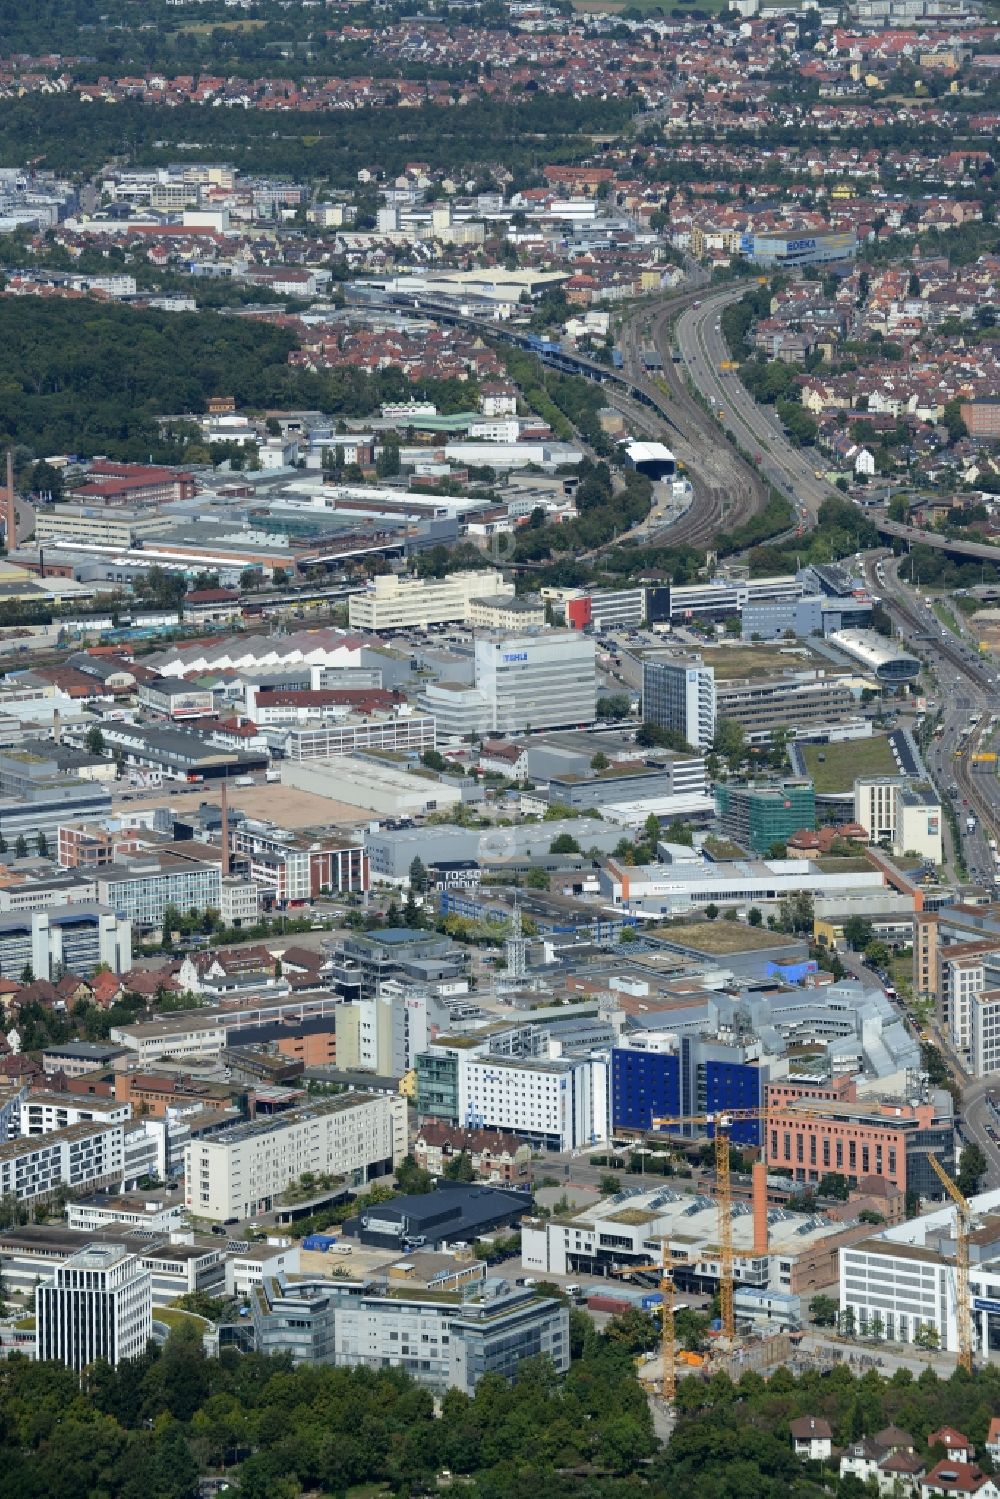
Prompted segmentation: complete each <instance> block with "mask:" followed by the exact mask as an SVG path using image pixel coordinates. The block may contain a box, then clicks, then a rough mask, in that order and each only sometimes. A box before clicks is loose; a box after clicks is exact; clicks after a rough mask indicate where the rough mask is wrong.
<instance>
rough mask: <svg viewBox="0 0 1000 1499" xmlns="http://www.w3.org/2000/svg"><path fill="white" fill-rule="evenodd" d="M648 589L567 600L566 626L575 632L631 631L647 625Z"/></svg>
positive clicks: (584, 594)
mask: <svg viewBox="0 0 1000 1499" xmlns="http://www.w3.org/2000/svg"><path fill="white" fill-rule="evenodd" d="M645 619H646V590H645V588H608V589H601V590H600V591H599V592H597V593H588V592H580V593H577V594H575V595H573V596H571V597H569V598H567V599H566V623H567V624H568V625H569V626H570V627H571V628H572V629H574V630H582V629H583V628H584V626H586V625H592V626H593V628H594V629H595V630H598V631H601V630H629V629H632V628H633V627H635V626H638V625H641V624H644V623H645Z"/></svg>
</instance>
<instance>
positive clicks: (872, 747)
mask: <svg viewBox="0 0 1000 1499" xmlns="http://www.w3.org/2000/svg"><path fill="white" fill-rule="evenodd" d="M799 749H800V751H801V754H802V758H803V760H804V761H805V767H806V774H807V775H808V776H809V777H810V778H811V779H812V783H813V785H814V786H815V788H816V790H817V791H818V792H820V793H835V792H838V791H850V790H851V788H852V787H853V785H854V778H855V776H871V775H874V776H891V775H897V774H898V767H897V765H896V761H895V760H894V759H893V754H892V750H891V749H890V748H889V740H888V739H887V738H886V736H885V735H884V734H880V735H875V736H873V737H872V738H871V739H845V740H843V741H842V742H841V743H839V744H802V745H800V746H799Z"/></svg>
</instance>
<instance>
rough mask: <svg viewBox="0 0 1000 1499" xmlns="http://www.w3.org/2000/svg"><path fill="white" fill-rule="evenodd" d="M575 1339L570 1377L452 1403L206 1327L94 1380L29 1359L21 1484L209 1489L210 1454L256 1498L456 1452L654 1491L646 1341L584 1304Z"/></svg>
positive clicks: (21, 1385)
mask: <svg viewBox="0 0 1000 1499" xmlns="http://www.w3.org/2000/svg"><path fill="white" fill-rule="evenodd" d="M573 1338H574V1346H575V1351H576V1353H577V1354H578V1357H577V1358H576V1359H575V1360H574V1363H573V1366H572V1368H571V1370H570V1373H569V1374H568V1375H567V1376H566V1378H565V1379H559V1378H558V1377H557V1376H556V1375H555V1373H554V1371H553V1370H552V1367H551V1365H550V1364H548V1363H547V1362H545V1361H542V1360H531V1361H528V1362H527V1363H525V1364H523V1365H522V1367H521V1370H520V1373H519V1376H518V1379H517V1381H516V1382H515V1383H514V1384H512V1385H511V1384H508V1383H507V1382H506V1381H504V1380H503V1379H501V1378H499V1377H496V1376H488V1377H487V1378H486V1379H484V1380H482V1381H481V1383H480V1385H479V1387H478V1389H477V1391H476V1394H475V1397H474V1398H472V1399H469V1398H467V1397H466V1396H465V1395H463V1394H461V1393H460V1392H458V1391H455V1390H453V1391H450V1392H448V1393H447V1394H446V1395H445V1396H444V1398H443V1402H442V1409H441V1418H440V1419H436V1418H435V1414H434V1401H433V1398H432V1396H431V1394H430V1393H429V1392H428V1391H427V1390H424V1389H421V1388H419V1387H418V1386H417V1385H415V1384H414V1383H413V1382H412V1381H411V1380H410V1379H409V1377H408V1376H407V1375H406V1374H404V1373H402V1372H400V1371H389V1370H385V1371H378V1372H374V1371H369V1370H364V1369H356V1370H335V1369H332V1368H330V1367H328V1366H325V1365H312V1366H308V1367H302V1368H299V1369H298V1370H294V1371H293V1370H292V1368H291V1366H290V1364H289V1363H288V1362H287V1361H286V1360H285V1359H272V1360H268V1359H264V1358H261V1357H258V1356H256V1355H242V1354H237V1353H231V1352H227V1353H224V1354H223V1356H222V1357H221V1359H218V1360H214V1359H207V1358H206V1357H205V1356H204V1354H203V1352H202V1349H201V1338H200V1333H199V1332H198V1331H197V1330H196V1329H195V1328H194V1327H193V1326H192V1327H191V1328H188V1327H183V1328H178V1329H177V1330H175V1331H174V1332H173V1333H172V1334H171V1336H170V1338H169V1340H168V1342H167V1344H166V1346H165V1348H164V1349H163V1351H162V1352H159V1351H157V1350H155V1349H151V1350H150V1351H149V1352H147V1353H146V1354H145V1355H144V1356H143V1357H142V1358H139V1359H136V1360H134V1361H131V1362H127V1363H124V1364H122V1365H120V1366H119V1368H118V1369H117V1370H112V1369H110V1368H109V1367H108V1366H107V1365H95V1366H93V1367H92V1369H91V1370H90V1371H88V1373H87V1375H86V1377H85V1379H84V1382H83V1388H82V1389H81V1387H80V1385H79V1383H78V1381H77V1379H76V1377H75V1376H74V1375H73V1374H72V1373H71V1372H70V1371H68V1370H65V1369H63V1368H62V1367H61V1366H58V1365H54V1364H45V1363H42V1364H35V1363H31V1362H29V1361H27V1360H25V1359H20V1358H15V1359H13V1360H11V1361H10V1362H8V1363H5V1364H3V1365H0V1411H2V1416H0V1449H2V1450H0V1461H2V1464H3V1471H4V1480H3V1484H2V1489H3V1494H4V1499H96V1496H99V1495H108V1496H114V1499H195V1496H196V1495H197V1480H198V1476H199V1473H204V1472H206V1471H210V1472H215V1473H227V1474H230V1475H231V1481H232V1482H233V1484H234V1489H235V1491H236V1492H237V1493H238V1494H239V1495H240V1496H241V1499H295V1496H297V1495H299V1494H300V1493H303V1492H307V1491H313V1492H317V1493H320V1494H329V1495H342V1494H344V1493H345V1492H346V1491H347V1490H348V1489H350V1488H351V1487H352V1486H354V1485H360V1484H373V1485H376V1486H380V1485H382V1484H385V1485H387V1486H388V1487H387V1489H386V1490H385V1492H386V1493H387V1494H389V1493H394V1494H399V1495H408V1494H412V1493H417V1492H428V1491H433V1490H434V1488H435V1475H436V1474H438V1473H440V1472H441V1471H442V1470H444V1469H450V1471H451V1472H452V1473H453V1474H463V1475H465V1474H468V1475H471V1476H473V1477H474V1478H475V1480H476V1481H475V1482H474V1483H473V1484H471V1485H469V1486H467V1487H463V1490H462V1492H463V1493H464V1494H467V1495H469V1496H470V1499H507V1496H509V1499H515V1496H519V1495H526V1494H529V1493H533V1494H537V1495H539V1496H541V1495H543V1494H544V1495H546V1496H561V1495H566V1496H569V1495H570V1494H571V1493H574V1492H575V1493H579V1480H578V1479H577V1478H575V1477H574V1475H573V1472H572V1471H570V1472H567V1473H566V1474H565V1475H564V1476H561V1475H560V1473H559V1470H560V1469H568V1470H576V1469H579V1468H580V1467H581V1466H583V1467H585V1468H586V1470H587V1471H588V1472H589V1473H591V1474H593V1479H592V1484H589V1485H588V1488H587V1492H588V1493H590V1494H592V1495H593V1496H594V1499H598V1496H602V1499H603V1496H608V1499H612V1496H618V1495H619V1494H620V1495H622V1496H624V1495H625V1494H627V1493H629V1492H635V1493H642V1492H647V1491H649V1490H648V1485H647V1484H646V1483H645V1482H643V1481H641V1480H638V1479H636V1480H633V1481H631V1482H630V1481H629V1480H627V1479H625V1475H631V1474H636V1473H638V1472H639V1471H640V1470H641V1469H642V1468H643V1467H644V1465H645V1463H646V1461H647V1460H648V1459H649V1458H651V1457H652V1455H653V1453H654V1452H655V1451H656V1449H657V1443H656V1440H655V1438H654V1436H653V1429H652V1421H651V1418H650V1414H649V1409H648V1406H647V1402H646V1397H645V1395H644V1394H643V1391H642V1389H641V1387H640V1386H639V1384H638V1381H637V1380H636V1378H635V1371H634V1367H633V1364H632V1358H631V1354H630V1352H629V1350H628V1348H627V1346H626V1345H625V1344H624V1343H622V1342H616V1341H614V1340H612V1339H610V1338H606V1337H601V1336H598V1335H597V1334H596V1333H595V1332H594V1331H593V1327H592V1324H591V1323H590V1321H589V1319H588V1318H586V1317H583V1316H581V1314H579V1313H576V1314H575V1316H574V1330H573ZM623 1479H624V1481H625V1486H624V1487H623V1485H622V1482H621V1481H619V1480H623ZM365 1492H366V1494H367V1493H369V1492H374V1493H381V1492H382V1489H381V1488H380V1487H376V1488H375V1489H374V1490H372V1491H369V1490H367V1489H366V1490H365Z"/></svg>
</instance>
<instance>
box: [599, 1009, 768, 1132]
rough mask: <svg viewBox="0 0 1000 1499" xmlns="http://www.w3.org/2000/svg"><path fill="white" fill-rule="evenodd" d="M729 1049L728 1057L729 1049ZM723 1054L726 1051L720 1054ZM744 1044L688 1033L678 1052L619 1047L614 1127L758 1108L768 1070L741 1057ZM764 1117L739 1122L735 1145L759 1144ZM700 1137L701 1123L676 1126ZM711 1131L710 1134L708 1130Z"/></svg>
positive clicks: (613, 1085)
mask: <svg viewBox="0 0 1000 1499" xmlns="http://www.w3.org/2000/svg"><path fill="white" fill-rule="evenodd" d="M727 1052H728V1053H729V1057H726V1055H725V1053H727ZM719 1053H723V1055H721V1056H720V1055H719ZM741 1054H742V1048H741V1047H737V1046H726V1045H724V1044H720V1043H717V1042H711V1041H699V1040H692V1039H691V1038H689V1037H687V1036H685V1037H683V1038H682V1040H681V1043H680V1054H679V1055H669V1054H666V1053H663V1052H648V1051H632V1050H630V1049H629V1048H628V1047H619V1046H616V1047H614V1048H613V1050H612V1052H611V1127H612V1129H613V1130H618V1129H620V1130H648V1129H649V1128H650V1121H651V1120H652V1119H653V1118H654V1117H662V1116H664V1115H667V1116H669V1115H674V1116H677V1115H681V1114H710V1113H715V1112H716V1111H717V1110H719V1109H756V1108H760V1107H761V1105H762V1104H763V1101H764V1085H765V1083H766V1081H767V1074H766V1071H762V1070H761V1068H759V1067H758V1066H757V1065H756V1063H754V1062H747V1061H743V1060H741V1059H740V1057H741ZM760 1130H761V1126H760V1122H759V1120H756V1119H748V1120H743V1121H739V1122H737V1123H735V1124H734V1125H733V1129H732V1140H733V1143H734V1144H736V1145H759V1144H760ZM676 1133H678V1134H680V1133H685V1134H690V1135H692V1136H696V1135H699V1134H702V1133H706V1132H704V1131H702V1130H700V1129H698V1128H697V1127H695V1128H691V1129H688V1130H684V1131H681V1130H678V1131H676ZM707 1133H709V1134H710V1133H711V1131H708V1132H707Z"/></svg>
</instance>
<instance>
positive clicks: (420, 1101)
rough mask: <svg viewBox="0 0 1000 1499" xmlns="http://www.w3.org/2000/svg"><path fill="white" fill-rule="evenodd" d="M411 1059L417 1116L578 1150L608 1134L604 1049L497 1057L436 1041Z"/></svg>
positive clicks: (560, 1148)
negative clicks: (414, 1063)
mask: <svg viewBox="0 0 1000 1499" xmlns="http://www.w3.org/2000/svg"><path fill="white" fill-rule="evenodd" d="M484 1048H485V1043H484ZM416 1061H417V1110H418V1112H419V1113H420V1114H421V1115H424V1114H426V1115H427V1116H428V1117H431V1118H435V1119H447V1120H449V1121H450V1122H451V1123H453V1124H461V1125H464V1126H465V1127H466V1128H467V1129H495V1130H502V1131H505V1132H516V1133H517V1134H519V1135H521V1136H523V1137H524V1138H525V1139H527V1140H531V1141H532V1142H533V1143H535V1144H537V1145H540V1146H543V1147H544V1148H545V1149H547V1150H576V1149H578V1148H580V1147H582V1146H585V1145H593V1144H595V1143H596V1142H597V1141H599V1140H604V1139H606V1138H607V1136H608V1058H607V1055H606V1054H603V1055H594V1056H587V1057H559V1058H554V1059H547V1058H544V1057H520V1056H498V1055H495V1054H492V1053H490V1052H488V1051H485V1049H483V1050H481V1049H480V1048H479V1047H476V1046H474V1045H473V1046H470V1045H469V1043H468V1042H465V1043H462V1044H458V1045H454V1044H451V1043H449V1042H448V1041H447V1040H439V1041H436V1042H435V1043H434V1044H433V1045H431V1046H430V1047H428V1049H427V1051H426V1052H421V1053H420V1054H419V1055H418V1057H417V1059H416Z"/></svg>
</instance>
